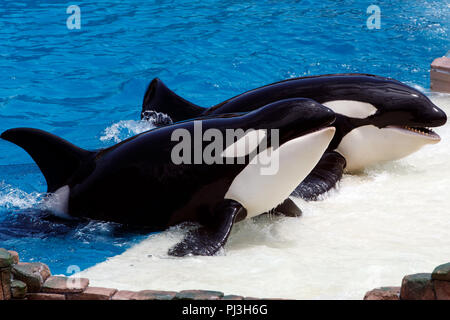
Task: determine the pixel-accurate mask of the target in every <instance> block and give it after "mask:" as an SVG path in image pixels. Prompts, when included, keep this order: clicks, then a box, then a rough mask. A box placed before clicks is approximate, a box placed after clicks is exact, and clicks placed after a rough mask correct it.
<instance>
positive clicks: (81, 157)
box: [1, 128, 94, 192]
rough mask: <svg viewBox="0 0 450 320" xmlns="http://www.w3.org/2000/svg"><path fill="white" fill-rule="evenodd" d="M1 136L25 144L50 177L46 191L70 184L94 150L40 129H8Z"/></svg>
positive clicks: (24, 147)
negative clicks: (80, 146) (85, 148)
mask: <svg viewBox="0 0 450 320" xmlns="http://www.w3.org/2000/svg"><path fill="white" fill-rule="evenodd" d="M1 138H2V139H5V140H7V141H10V142H12V143H14V144H16V145H18V146H19V147H21V148H23V149H24V150H25V151H26V152H27V153H28V154H29V155H30V156H31V157H32V158H33V160H34V161H35V162H36V164H37V165H38V167H39V169H41V171H42V174H43V175H44V177H45V180H46V181H47V192H54V191H56V190H57V189H59V188H60V187H62V186H64V185H66V184H68V181H69V180H70V179H71V178H72V176H73V175H74V174H75V173H76V172H77V171H78V169H80V167H81V165H82V164H83V163H84V162H85V161H88V160H89V159H90V158H91V156H92V155H93V154H94V152H90V151H87V150H84V149H81V148H78V147H77V146H75V145H73V144H71V143H70V142H68V141H66V140H64V139H61V138H59V137H57V136H55V135H54V134H51V133H49V132H45V131H42V130H38V129H32V128H15V129H9V130H6V131H5V132H3V133H2V135H1Z"/></svg>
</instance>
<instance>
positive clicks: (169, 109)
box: [141, 78, 206, 122]
mask: <svg viewBox="0 0 450 320" xmlns="http://www.w3.org/2000/svg"><path fill="white" fill-rule="evenodd" d="M205 110H206V109H205V108H202V107H199V106H197V105H195V104H193V103H190V102H189V101H187V100H185V99H183V98H182V97H180V96H179V95H177V94H176V93H175V92H173V91H172V90H170V89H169V88H168V87H167V86H166V85H165V84H164V83H163V82H162V81H161V80H160V79H158V78H155V79H153V80H152V82H150V84H149V85H148V88H147V91H146V92H145V95H144V101H143V102H142V112H141V119H143V118H145V114H146V112H148V111H156V112H162V113H164V114H166V115H168V116H170V118H171V119H172V121H173V122H177V121H182V120H187V119H192V118H196V117H199V116H200V115H201V114H202V113H203V112H204V111H205Z"/></svg>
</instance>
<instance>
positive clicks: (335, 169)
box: [292, 151, 346, 201]
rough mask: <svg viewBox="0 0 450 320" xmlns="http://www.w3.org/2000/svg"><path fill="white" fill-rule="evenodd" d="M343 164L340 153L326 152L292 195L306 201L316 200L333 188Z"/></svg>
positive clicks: (343, 166)
mask: <svg viewBox="0 0 450 320" xmlns="http://www.w3.org/2000/svg"><path fill="white" fill-rule="evenodd" d="M345 165H346V161H345V158H344V157H343V156H342V155H341V154H339V153H337V152H335V151H330V152H326V153H325V154H324V155H323V156H322V158H321V159H320V161H319V163H318V164H317V165H316V166H315V167H314V169H313V170H312V171H311V173H310V174H309V175H308V176H307V177H306V178H305V179H304V180H303V181H302V183H300V185H299V186H298V187H297V188H296V189H295V191H294V192H293V193H292V195H293V196H296V197H300V198H302V199H304V200H308V201H309V200H317V197H318V196H319V195H321V194H323V193H325V192H327V191H329V190H331V189H332V188H334V187H335V186H336V183H337V182H338V181H339V180H341V178H342V174H343V173H344V168H345Z"/></svg>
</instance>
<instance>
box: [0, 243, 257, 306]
mask: <svg viewBox="0 0 450 320" xmlns="http://www.w3.org/2000/svg"><path fill="white" fill-rule="evenodd" d="M11 299H13V300H24V299H26V300H255V299H257V298H252V297H243V296H238V295H224V294H223V293H222V292H219V291H209V290H183V291H180V292H175V291H158V290H143V291H127V290H117V289H112V288H100V287H90V286H89V279H86V278H74V277H70V278H69V277H64V276H52V274H51V272H50V269H49V268H48V266H47V265H46V264H44V263H40V262H33V263H23V262H19V255H18V254H17V252H14V251H7V250H5V249H2V248H0V300H11Z"/></svg>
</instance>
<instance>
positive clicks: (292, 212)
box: [273, 198, 302, 217]
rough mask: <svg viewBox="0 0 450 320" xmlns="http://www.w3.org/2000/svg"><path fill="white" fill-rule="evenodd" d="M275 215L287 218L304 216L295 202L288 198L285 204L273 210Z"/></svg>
mask: <svg viewBox="0 0 450 320" xmlns="http://www.w3.org/2000/svg"><path fill="white" fill-rule="evenodd" d="M273 213H274V214H277V215H278V214H279V215H284V216H286V217H300V216H301V215H302V210H300V208H299V207H298V206H297V205H296V204H295V203H294V201H292V200H291V199H290V198H287V199H286V200H284V201H283V203H281V204H279V205H278V206H277V207H276V208H275V209H273Z"/></svg>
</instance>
